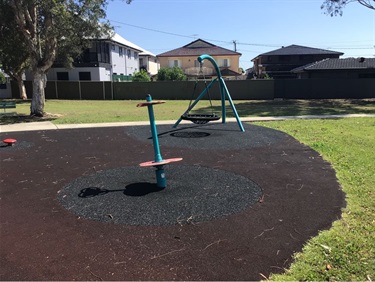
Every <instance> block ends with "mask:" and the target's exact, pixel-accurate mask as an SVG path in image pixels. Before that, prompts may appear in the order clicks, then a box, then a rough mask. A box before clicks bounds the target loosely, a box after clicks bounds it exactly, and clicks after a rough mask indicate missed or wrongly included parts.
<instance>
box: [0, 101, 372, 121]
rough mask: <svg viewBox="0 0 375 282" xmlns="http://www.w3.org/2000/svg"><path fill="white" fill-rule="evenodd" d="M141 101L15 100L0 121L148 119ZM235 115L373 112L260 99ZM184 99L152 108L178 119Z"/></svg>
mask: <svg viewBox="0 0 375 282" xmlns="http://www.w3.org/2000/svg"><path fill="white" fill-rule="evenodd" d="M141 102H144V100H121V101H120V100H116V101H91V100H90V101H89V100H47V101H46V104H45V109H44V110H45V112H46V113H47V115H46V116H45V117H43V118H35V117H30V116H29V113H30V100H27V101H22V100H17V108H16V111H17V114H16V115H0V124H11V123H18V122H28V121H43V120H50V121H52V122H53V123H55V124H69V123H101V122H123V121H147V120H148V114H147V111H146V110H145V109H144V108H137V107H136V105H137V104H138V103H141ZM212 103H213V107H212V108H211V106H210V103H209V102H208V101H207V100H202V101H200V102H199V103H198V104H197V105H196V107H195V108H194V109H195V110H198V111H199V112H206V113H212V111H214V112H215V113H218V114H220V113H221V107H220V101H217V100H215V101H212ZM234 103H235V106H236V109H237V112H238V114H239V115H240V116H241V117H251V116H295V115H325V114H358V113H362V114H363V113H365V114H375V99H358V100H280V101H278V100H261V101H243V100H240V101H235V102H234ZM188 105H189V101H187V100H169V101H167V102H166V103H165V104H161V105H157V106H155V108H154V111H155V115H156V119H157V120H177V119H178V118H179V117H180V115H181V114H182V113H183V112H184V111H185V110H186V109H187V107H188ZM227 116H228V117H233V116H234V115H233V113H232V110H231V108H230V106H229V105H228V106H227Z"/></svg>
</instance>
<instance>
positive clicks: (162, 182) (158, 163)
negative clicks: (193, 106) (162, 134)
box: [137, 94, 182, 188]
mask: <svg viewBox="0 0 375 282" xmlns="http://www.w3.org/2000/svg"><path fill="white" fill-rule="evenodd" d="M164 103H165V102H164V101H152V97H151V95H150V94H148V95H147V96H146V102H145V103H139V104H138V105H137V107H145V106H147V109H148V116H149V119H150V126H151V134H152V143H153V146H154V154H155V160H154V161H148V162H144V163H140V164H139V166H141V167H150V166H153V167H155V168H156V182H157V186H158V187H159V188H165V187H167V178H166V176H165V172H164V165H166V164H169V163H173V162H178V161H181V160H182V158H172V159H163V158H162V156H161V153H160V147H159V139H158V132H157V129H156V124H155V117H154V109H153V105H158V104H164Z"/></svg>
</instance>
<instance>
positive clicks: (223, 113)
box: [173, 54, 245, 132]
mask: <svg viewBox="0 0 375 282" xmlns="http://www.w3.org/2000/svg"><path fill="white" fill-rule="evenodd" d="M206 59H207V60H209V61H210V62H211V64H212V65H213V66H214V68H215V70H216V73H217V77H216V78H214V79H213V80H212V81H211V82H210V84H209V85H208V86H207V87H205V89H204V90H203V91H202V92H201V93H200V94H199V96H198V97H197V99H195V101H194V102H193V103H192V104H191V105H190V106H189V107H188V109H187V110H186V111H185V112H184V114H182V115H181V117H180V118H179V119H178V120H177V122H176V123H175V124H174V125H173V128H176V127H177V126H178V125H179V124H180V122H181V121H182V120H183V119H189V118H184V117H186V116H187V115H188V113H189V112H190V111H191V110H192V109H193V108H194V107H195V105H196V104H197V103H198V102H199V101H200V100H201V99H202V98H203V97H204V96H205V95H206V94H207V92H208V91H209V89H210V88H211V87H212V86H213V85H214V84H215V83H216V82H219V84H220V96H221V122H222V123H226V107H225V101H226V100H228V101H229V104H230V106H231V108H232V111H233V113H234V115H235V117H236V121H237V124H238V126H239V128H240V130H241V131H242V132H244V131H245V129H244V127H243V125H242V122H241V119H240V117H239V116H238V113H237V110H236V107H235V106H234V104H233V100H232V97H231V96H230V94H229V91H228V87H227V85H226V84H225V81H224V79H223V77H222V76H221V72H220V69H219V66H218V65H217V63H216V61H215V60H214V59H213V58H212V57H211V56H210V55H207V54H203V55H200V56H199V57H198V62H199V63H201V64H202V63H203V61H204V60H206ZM196 119H197V120H199V119H202V120H203V121H204V120H205V122H202V123H206V122H208V121H210V118H205V117H204V116H202V117H199V116H197V117H196ZM217 119H219V118H217V116H215V117H213V120H217ZM190 120H192V119H190ZM198 123H199V122H198Z"/></svg>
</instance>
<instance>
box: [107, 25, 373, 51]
mask: <svg viewBox="0 0 375 282" xmlns="http://www.w3.org/2000/svg"><path fill="white" fill-rule="evenodd" d="M109 21H110V22H113V23H117V24H121V25H126V26H131V27H134V28H139V29H143V30H147V31H152V32H158V33H163V34H167V35H172V36H179V37H184V38H190V39H196V38H197V37H196V36H194V35H184V34H178V33H173V32H167V31H162V30H157V29H152V28H147V27H142V26H138V25H134V24H129V23H124V22H119V21H115V20H109ZM202 39H203V40H206V41H210V42H219V43H222V44H225V45H231V44H234V49H235V50H237V45H244V46H256V47H271V48H281V47H282V46H283V44H266V43H262V44H261V43H242V42H238V41H237V40H232V41H224V40H218V39H209V38H202ZM348 42H353V41H348ZM358 42H361V41H358ZM362 42H363V41H362ZM361 46H362V47H325V48H324V49H343V50H361V49H362V50H369V49H373V48H374V46H372V45H371V46H368V47H367V46H366V47H364V45H363V44H362V45H361ZM243 51H246V50H243Z"/></svg>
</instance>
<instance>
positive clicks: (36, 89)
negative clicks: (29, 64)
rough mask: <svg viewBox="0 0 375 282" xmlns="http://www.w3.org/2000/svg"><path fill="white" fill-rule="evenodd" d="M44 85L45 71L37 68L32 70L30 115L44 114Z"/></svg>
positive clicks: (40, 115) (39, 115)
mask: <svg viewBox="0 0 375 282" xmlns="http://www.w3.org/2000/svg"><path fill="white" fill-rule="evenodd" d="M45 85H46V78H45V73H44V72H43V71H41V70H39V69H37V70H34V71H33V99H32V100H31V106H30V115H34V116H38V117H42V116H44V104H45V96H44V87H45Z"/></svg>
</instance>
